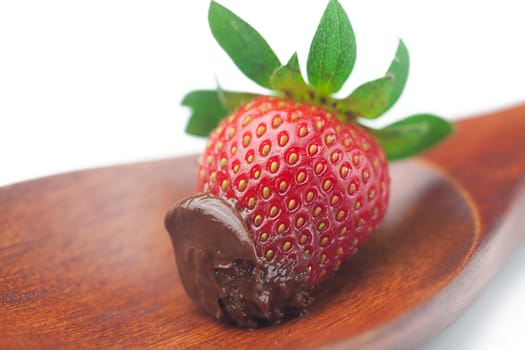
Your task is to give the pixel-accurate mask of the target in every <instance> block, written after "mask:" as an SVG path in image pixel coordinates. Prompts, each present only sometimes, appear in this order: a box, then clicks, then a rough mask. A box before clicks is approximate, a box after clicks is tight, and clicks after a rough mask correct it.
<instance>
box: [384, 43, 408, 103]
mask: <svg viewBox="0 0 525 350" xmlns="http://www.w3.org/2000/svg"><path fill="white" fill-rule="evenodd" d="M409 66H410V58H409V56H408V50H407V47H406V46H405V43H404V42H403V40H401V39H400V40H399V44H398V45H397V50H396V55H395V57H394V59H393V60H392V63H391V64H390V67H389V68H388V71H387V76H392V77H393V78H394V86H393V88H392V93H391V94H390V99H389V101H388V104H387V105H386V106H385V110H384V112H386V111H387V110H389V109H390V107H392V106H393V105H394V103H396V102H397V100H398V99H399V97H400V96H401V93H402V92H403V89H404V88H405V84H406V82H407V79H408V69H409ZM384 112H383V113H384Z"/></svg>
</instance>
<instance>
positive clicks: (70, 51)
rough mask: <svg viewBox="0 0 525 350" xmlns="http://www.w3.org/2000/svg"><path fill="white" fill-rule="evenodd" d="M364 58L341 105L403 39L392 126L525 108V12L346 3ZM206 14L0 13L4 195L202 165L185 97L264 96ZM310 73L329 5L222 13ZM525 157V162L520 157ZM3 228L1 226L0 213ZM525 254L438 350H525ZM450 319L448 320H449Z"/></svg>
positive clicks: (77, 6)
mask: <svg viewBox="0 0 525 350" xmlns="http://www.w3.org/2000/svg"><path fill="white" fill-rule="evenodd" d="M341 3H342V4H343V6H344V7H345V9H346V10H347V12H348V14H349V16H350V19H351V21H352V24H353V27H354V30H355V32H356V36H357V40H358V59H357V63H356V66H355V69H354V73H353V74H352V77H351V78H350V80H349V81H348V83H347V84H346V85H345V86H344V87H343V90H342V91H341V94H345V93H349V92H350V91H351V90H352V88H353V87H355V86H357V85H358V84H360V83H362V82H364V81H366V80H370V79H373V78H376V77H379V76H380V75H382V74H383V73H384V71H385V70H386V68H387V67H388V65H389V63H390V60H391V59H392V56H393V53H394V51H395V48H396V45H397V38H398V37H401V38H403V40H404V41H405V43H406V45H407V46H408V49H409V52H410V55H411V71H410V78H409V81H408V85H407V87H406V90H405V93H404V95H403V97H402V99H401V100H400V101H399V103H398V104H397V105H396V106H395V107H394V108H393V109H392V110H391V111H390V112H389V113H388V116H387V120H394V119H396V118H399V117H402V116H406V115H409V114H412V113H416V112H433V113H438V114H441V115H443V116H444V117H446V118H448V119H450V120H454V119H458V118H466V117H469V116H472V115H475V114H476V113H480V112H486V111H491V110H495V109H500V108H502V107H506V106H509V105H512V104H516V103H519V102H524V101H525V87H524V81H525V48H524V37H525V21H524V20H523V13H524V12H523V10H522V5H520V2H519V1H502V0H499V1H451V0H448V1H419V2H415V1H406V0H399V1H389V0H382V1H366V0H363V1H352V0H341ZM208 4H209V2H208V1H205V0H202V1H174V0H171V1H130V0H127V1H110V0H104V1H98V0H96V1H54V0H47V1H24V0H16V1H15V0H12V1H10V0H1V1H0V186H1V185H6V184H10V183H15V182H19V181H22V180H26V179H31V178H35V177H39V176H43V175H48V174H54V173H59V172H64V171H69V170H76V169H83V168H88V167H95V166H104V165H112V164H119V163H125V162H132V161H139V160H150V159H156V158H162V157H171V156H175V155H179V154H187V153H193V152H198V151H200V150H201V149H202V147H203V145H204V143H203V141H202V140H200V139H196V138H192V137H189V136H186V135H184V133H183V128H184V124H185V122H186V120H187V118H188V110H186V109H185V108H183V107H181V106H180V101H181V99H182V97H183V96H184V94H185V93H186V92H188V91H190V90H192V89H197V88H214V87H215V84H216V83H215V81H216V79H217V80H218V81H219V82H220V83H221V85H222V86H223V87H224V88H226V89H233V90H241V89H244V90H251V91H256V92H257V91H258V92H262V91H264V90H261V88H259V87H257V86H255V85H254V84H253V83H250V82H249V81H248V80H247V79H246V78H244V77H243V76H242V75H241V74H240V73H238V72H237V70H236V68H235V67H234V65H233V64H232V63H231V61H230V60H229V58H228V57H227V56H226V55H225V54H224V53H223V52H222V51H221V49H220V48H219V46H218V45H217V44H216V43H215V42H214V39H213V37H212V36H211V33H210V32H209V29H208V26H207V18H206V13H207V7H208ZM222 4H224V5H226V6H227V7H230V8H231V9H232V10H234V12H236V13H237V14H239V15H240V16H241V17H243V18H245V19H246V20H248V21H249V22H250V23H251V24H252V25H253V26H255V27H256V28H257V29H258V30H259V31H260V32H261V33H262V34H263V35H264V36H265V37H266V39H267V40H268V41H269V43H270V44H271V45H272V46H273V47H274V49H275V51H276V52H277V54H278V55H279V57H280V59H281V61H287V60H288V58H289V57H290V55H291V54H292V53H293V52H294V51H298V53H299V58H300V60H301V65H302V66H303V67H304V65H305V61H306V55H307V52H308V46H309V42H310V40H311V37H312V36H313V33H314V31H315V28H316V25H317V23H318V20H319V18H320V15H321V13H322V11H323V9H324V7H325V5H326V1H308V2H307V1H300V0H294V1H292V0H279V1H276V0H266V1H242V0H223V1H222ZM517 151H523V150H517ZM0 215H1V213H0ZM524 296H525V246H524V245H521V246H520V247H519V251H518V252H517V253H516V254H515V255H514V256H513V257H512V258H511V259H510V260H509V263H508V264H507V265H506V266H505V268H504V270H502V272H501V273H499V274H498V275H497V276H496V279H495V280H494V281H493V283H492V284H491V285H490V287H489V288H488V289H487V290H486V291H485V292H484V293H483V295H482V296H481V297H480V298H479V299H478V300H477V302H476V303H475V304H474V305H473V306H472V307H471V308H470V309H469V311H468V312H467V313H466V314H465V315H464V316H463V317H462V318H460V319H459V320H458V321H457V322H456V323H455V324H454V325H453V326H451V327H450V328H449V330H447V331H446V332H445V333H443V335H441V336H439V337H438V338H436V339H435V340H434V341H432V342H431V344H429V345H428V347H427V349H445V348H449V349H476V350H480V349H494V348H502V349H523V348H525V334H524V333H523V331H522V329H523V326H522V323H523V322H524V321H525V297H524ZM444 311H445V312H446V310H444Z"/></svg>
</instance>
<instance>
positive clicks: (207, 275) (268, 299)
mask: <svg viewBox="0 0 525 350" xmlns="http://www.w3.org/2000/svg"><path fill="white" fill-rule="evenodd" d="M165 225H166V228H167V230H168V232H169V234H170V237H171V241H172V243H173V249H174V251H175V258H176V261H177V266H178V269H179V274H180V279H181V281H182V284H183V286H184V289H185V290H186V293H187V294H188V295H189V296H190V297H191V298H192V300H193V301H194V302H195V303H197V304H198V305H200V306H201V307H202V308H203V309H204V310H205V311H206V312H207V313H208V314H210V315H212V316H213V317H215V318H217V319H218V320H223V321H226V322H232V323H235V324H237V325H238V326H241V327H247V328H256V327H258V326H262V325H270V324H275V323H279V322H281V321H283V320H285V319H287V318H290V317H295V316H298V315H300V314H302V313H303V312H304V311H305V310H306V308H307V307H308V306H309V305H310V303H311V302H312V298H311V296H310V292H311V291H312V289H311V287H310V286H309V285H308V283H307V276H306V274H297V273H295V272H294V271H293V269H292V266H291V264H290V263H289V262H288V263H287V262H286V261H285V262H280V263H274V264H271V263H268V262H266V261H264V260H262V259H260V258H259V257H258V256H257V254H256V252H255V247H254V245H253V241H252V239H251V235H250V234H249V232H248V230H247V227H246V224H245V220H244V219H243V217H242V216H241V213H240V212H239V210H237V209H236V208H235V206H234V205H233V204H232V203H231V202H229V201H227V200H225V199H223V198H220V197H216V196H213V195H210V194H201V195H196V196H192V197H188V198H186V199H184V200H182V201H180V202H179V203H176V204H175V205H174V206H173V207H172V208H171V209H170V210H169V211H168V213H167V214H166V219H165Z"/></svg>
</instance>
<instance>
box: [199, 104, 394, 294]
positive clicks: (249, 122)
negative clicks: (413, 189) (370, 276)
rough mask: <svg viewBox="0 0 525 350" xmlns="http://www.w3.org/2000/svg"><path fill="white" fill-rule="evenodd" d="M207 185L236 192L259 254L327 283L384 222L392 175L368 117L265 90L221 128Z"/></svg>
mask: <svg viewBox="0 0 525 350" xmlns="http://www.w3.org/2000/svg"><path fill="white" fill-rule="evenodd" d="M198 190H199V191H202V192H209V193H212V194H214V195H217V196H222V197H225V198H228V199H233V200H234V201H235V202H236V203H237V204H238V206H239V207H240V208H241V210H243V211H244V212H245V217H246V218H247V223H248V227H249V232H250V234H251V235H252V239H253V242H254V244H255V248H256V252H257V255H258V256H259V257H261V258H263V259H265V260H266V261H269V262H271V261H273V262H279V261H281V260H282V259H288V260H291V261H292V262H293V266H294V268H295V270H296V271H297V272H303V271H307V272H308V276H309V281H310V283H312V284H313V285H317V284H318V283H319V282H320V281H322V280H323V279H325V278H326V277H327V276H329V275H330V274H331V273H332V272H333V271H335V270H337V269H338V268H339V265H340V264H341V262H342V261H344V260H345V259H346V258H347V257H348V256H349V255H352V254H353V253H355V252H356V250H357V248H358V247H359V246H360V245H361V244H363V243H364V242H365V241H366V240H367V239H368V238H369V236H370V233H371V232H372V231H373V230H374V229H375V228H377V226H378V225H379V223H380V222H381V219H382V218H383V216H384V214H385V210H386V207H387V202H388V193H389V179H388V168H387V163H386V159H385V157H384V154H383V151H382V150H381V148H380V147H379V146H378V145H377V143H376V141H375V140H374V139H373V138H372V137H371V136H370V135H369V134H367V133H366V132H365V131H363V130H362V129H361V128H360V127H358V126H354V125H350V124H345V123H342V122H340V121H339V120H337V119H336V118H335V117H334V115H333V114H332V113H331V112H329V111H327V110H326V109H324V108H321V107H318V106H315V105H310V104H303V103H297V102H295V101H293V100H288V99H283V98H275V97H259V98H256V99H255V100H253V101H251V102H249V103H247V104H245V105H243V106H242V107H240V108H239V109H238V110H237V111H236V112H235V113H234V114H232V115H231V116H230V117H228V118H226V119H224V120H223V121H222V122H221V123H220V124H219V126H218V127H217V129H215V131H214V132H213V133H212V134H211V136H210V139H209V144H208V147H207V148H206V151H205V152H204V156H203V158H202V161H201V162H200V165H199V180H198Z"/></svg>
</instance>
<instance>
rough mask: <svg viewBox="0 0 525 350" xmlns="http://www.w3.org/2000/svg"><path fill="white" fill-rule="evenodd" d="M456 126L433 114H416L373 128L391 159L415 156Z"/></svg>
mask: <svg viewBox="0 0 525 350" xmlns="http://www.w3.org/2000/svg"><path fill="white" fill-rule="evenodd" d="M453 130H454V127H453V126H452V124H451V123H449V122H448V121H446V120H445V119H443V118H440V117H438V116H436V115H433V114H416V115H412V116H410V117H408V118H406V119H403V120H400V121H398V122H395V123H393V124H391V125H389V126H387V127H386V128H384V129H381V130H371V132H372V134H373V135H374V136H375V137H376V139H377V141H378V142H379V144H380V145H381V146H382V147H383V149H384V150H385V153H386V156H387V158H388V159H389V160H399V159H403V158H407V157H411V156H414V155H416V154H418V153H421V152H422V151H424V150H426V149H428V148H430V147H432V146H433V145H435V144H437V143H438V142H440V141H441V140H443V139H444V138H445V137H447V136H448V135H449V134H450V133H451V132H452V131H453Z"/></svg>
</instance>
